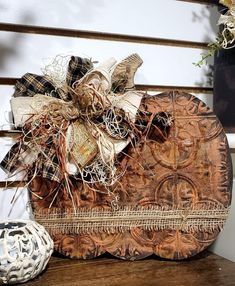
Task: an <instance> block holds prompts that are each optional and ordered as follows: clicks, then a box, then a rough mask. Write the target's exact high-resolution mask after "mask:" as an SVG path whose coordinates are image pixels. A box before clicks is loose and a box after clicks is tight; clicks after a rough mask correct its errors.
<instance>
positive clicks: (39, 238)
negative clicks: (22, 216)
mask: <svg viewBox="0 0 235 286" xmlns="http://www.w3.org/2000/svg"><path fill="white" fill-rule="evenodd" d="M52 251H53V241H52V240H51V238H50V236H49V234H48V233H47V232H46V230H45V228H44V227H43V226H41V225H40V224H38V223H36V222H35V221H30V220H17V221H16V220H9V221H6V222H3V221H0V284H16V283H22V282H26V281H28V280H30V279H33V278H34V277H36V276H37V275H38V274H40V273H41V272H42V271H43V270H44V269H45V267H46V265H47V263H48V261H49V259H50V256H51V254H52Z"/></svg>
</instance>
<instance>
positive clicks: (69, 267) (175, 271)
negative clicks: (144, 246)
mask: <svg viewBox="0 0 235 286" xmlns="http://www.w3.org/2000/svg"><path fill="white" fill-rule="evenodd" d="M234 267H235V263H233V262H230V261H228V260H226V259H224V258H222V257H220V256H217V255H215V254H211V253H207V252H205V253H203V254H202V255H200V256H197V257H195V258H194V259H191V260H185V261H180V262H172V261H164V260H158V259H156V258H148V259H146V260H143V261H136V262H129V261H121V260H118V259H113V258H110V257H107V256H105V257H103V258H99V259H95V260H85V261H81V260H74V259H66V258H62V257H52V258H51V260H50V262H49V266H48V268H47V270H46V271H45V272H44V273H42V274H41V275H40V276H39V277H37V278H36V279H34V280H32V281H29V282H28V283H25V284H24V285H27V286H39V285H40V286H41V285H43V286H64V285H70V286H77V285H80V286H91V285H96V286H120V285H122V286H125V285H126V286H143V285H144V286H156V285H159V286H189V285H190V286H198V285H203V286H234V285H235V272H234Z"/></svg>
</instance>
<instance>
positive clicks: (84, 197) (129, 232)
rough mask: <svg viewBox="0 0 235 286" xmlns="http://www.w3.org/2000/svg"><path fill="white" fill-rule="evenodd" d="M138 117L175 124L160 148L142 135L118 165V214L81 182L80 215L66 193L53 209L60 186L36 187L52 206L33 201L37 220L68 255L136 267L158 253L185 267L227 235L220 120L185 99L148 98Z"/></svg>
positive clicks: (173, 95) (161, 137) (227, 183)
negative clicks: (160, 117) (107, 256)
mask: <svg viewBox="0 0 235 286" xmlns="http://www.w3.org/2000/svg"><path fill="white" fill-rule="evenodd" d="M139 110H141V112H144V113H145V114H149V116H148V117H147V118H145V119H146V120H149V119H150V117H151V116H152V115H154V114H159V113H166V114H168V115H172V117H173V118H174V121H173V122H172V124H171V126H170V127H169V128H168V129H167V130H164V129H162V130H155V132H156V133H157V135H156V138H157V140H151V138H150V139H149V140H148V139H147V140H146V138H145V135H143V136H142V138H141V139H140V141H139V143H138V144H137V145H136V146H135V147H132V146H129V147H128V148H127V149H126V150H125V152H126V153H127V156H123V157H121V158H119V160H120V164H119V168H120V171H123V170H126V171H125V174H124V175H123V176H122V177H121V178H120V181H119V182H118V184H116V185H114V186H113V189H114V190H113V192H114V194H116V195H117V196H118V197H119V201H118V209H117V210H113V208H112V204H111V201H110V200H111V198H110V196H108V195H106V194H104V193H99V192H94V191H92V190H89V189H87V188H84V187H83V185H82V183H79V182H77V181H76V182H74V185H73V188H72V193H73V196H74V198H75V199H74V203H75V208H76V211H74V209H73V205H72V202H71V201H70V200H69V198H68V194H67V191H66V190H65V189H63V190H61V192H60V194H59V195H58V196H57V198H56V201H55V202H54V205H53V207H52V208H50V209H49V208H48V205H49V202H50V201H51V199H52V197H53V189H55V184H54V185H52V184H51V182H50V181H48V180H43V179H42V178H41V177H37V178H35V179H34V181H33V183H32V185H31V190H32V192H33V193H36V194H37V195H38V196H41V197H43V198H46V200H43V201H42V200H40V199H37V197H38V196H33V197H32V198H33V207H34V210H35V215H36V219H37V220H38V221H39V222H40V223H41V224H43V225H44V226H45V227H46V229H47V230H48V231H49V233H50V234H51V236H52V238H53V240H54V242H55V249H56V250H57V251H59V252H61V253H63V254H64V255H66V256H69V257H73V258H75V257H76V258H84V259H87V258H94V257H96V256H98V255H101V254H103V253H104V252H109V253H111V254H112V255H114V256H116V257H119V258H123V259H130V260H135V259H141V258H144V257H147V256H149V255H152V254H153V253H154V254H156V255H158V256H160V257H163V258H168V259H184V258H187V257H191V256H193V255H195V254H197V253H199V252H201V251H202V250H204V249H205V248H206V247H208V246H209V245H210V244H211V243H212V242H213V241H214V240H215V239H216V237H217V236H218V234H219V232H220V230H221V229H222V228H223V226H224V224H225V221H226V218H227V216H228V212H229V206H230V202H231V184H232V183H231V181H232V173H231V159H230V155H229V149H228V144H227V140H226V136H225V133H224V131H223V128H222V126H221V124H220V122H219V121H218V119H217V118H216V116H215V115H214V114H213V113H212V112H211V110H210V109H209V108H208V107H207V106H206V105H205V104H204V103H203V102H202V101H200V100H199V99H197V98H195V97H194V96H193V95H190V94H186V93H180V92H168V93H163V94H160V95H156V96H145V97H144V98H143V99H142V102H141V105H140V108H139ZM151 127H153V128H155V126H151ZM156 129H157V127H156ZM160 133H163V134H160Z"/></svg>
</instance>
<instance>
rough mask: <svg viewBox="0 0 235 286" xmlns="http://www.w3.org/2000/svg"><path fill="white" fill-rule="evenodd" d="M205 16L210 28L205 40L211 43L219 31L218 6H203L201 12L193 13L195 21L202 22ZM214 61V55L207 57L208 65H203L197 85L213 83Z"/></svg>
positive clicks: (207, 30)
mask: <svg viewBox="0 0 235 286" xmlns="http://www.w3.org/2000/svg"><path fill="white" fill-rule="evenodd" d="M205 18H206V19H207V20H208V28H207V29H206V32H207V33H206V35H204V38H203V41H204V42H208V43H209V42H212V41H213V40H214V35H216V34H217V32H218V25H217V22H218V19H219V13H218V10H217V6H206V7H203V8H202V9H201V11H200V14H197V13H195V12H193V13H192V21H193V22H202V21H203V20H205ZM211 31H212V32H211ZM211 35H213V37H211ZM203 53H204V52H203ZM199 60H200V58H199V59H196V60H195V61H196V62H197V61H199ZM213 62H214V60H213V57H210V58H208V59H207V66H203V67H201V69H202V73H201V74H202V75H201V80H200V81H196V82H195V85H197V86H202V87H206V86H212V85H213Z"/></svg>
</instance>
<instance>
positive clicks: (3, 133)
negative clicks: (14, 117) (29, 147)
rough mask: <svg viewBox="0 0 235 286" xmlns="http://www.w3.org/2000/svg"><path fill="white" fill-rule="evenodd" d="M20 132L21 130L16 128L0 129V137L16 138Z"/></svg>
mask: <svg viewBox="0 0 235 286" xmlns="http://www.w3.org/2000/svg"><path fill="white" fill-rule="evenodd" d="M21 134H22V132H21V131H18V130H0V138H2V137H7V138H18V137H19V136H20V135H21Z"/></svg>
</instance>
